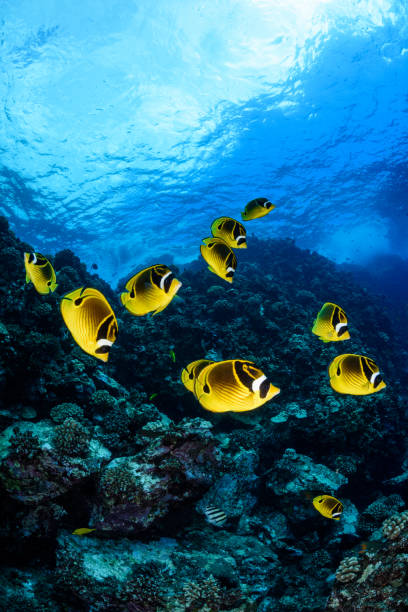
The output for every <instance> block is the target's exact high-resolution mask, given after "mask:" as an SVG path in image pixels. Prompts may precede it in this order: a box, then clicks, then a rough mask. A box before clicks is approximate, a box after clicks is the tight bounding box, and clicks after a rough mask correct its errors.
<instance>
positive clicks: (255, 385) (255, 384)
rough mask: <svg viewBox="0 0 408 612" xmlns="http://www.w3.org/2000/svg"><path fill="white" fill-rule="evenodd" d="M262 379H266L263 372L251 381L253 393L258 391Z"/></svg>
mask: <svg viewBox="0 0 408 612" xmlns="http://www.w3.org/2000/svg"><path fill="white" fill-rule="evenodd" d="M264 380H266V376H265V374H262V376H259V378H256V379H255V380H254V382H253V383H252V391H254V393H255V392H256V391H259V388H260V386H261V385H262V383H263V381H264Z"/></svg>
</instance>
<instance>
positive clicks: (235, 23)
mask: <svg viewBox="0 0 408 612" xmlns="http://www.w3.org/2000/svg"><path fill="white" fill-rule="evenodd" d="M0 28H1V31H0V37H1V60H0V61H1V64H0V66H1V80H0V155H1V157H0V169H1V170H0V176H1V179H0V192H1V198H0V212H1V213H4V214H5V215H6V216H7V217H8V218H9V219H10V221H11V226H12V228H13V229H14V230H15V231H16V233H17V235H18V236H19V237H20V238H22V239H24V240H26V241H28V242H30V243H31V244H32V245H33V247H34V248H35V250H38V251H40V252H43V253H49V254H52V253H55V252H56V251H57V250H60V249H62V248H71V249H72V250H74V251H75V253H76V254H77V255H79V256H80V257H81V258H83V259H84V261H85V262H87V264H88V265H89V266H90V265H91V264H93V263H96V264H97V265H98V272H99V273H100V275H101V276H103V277H104V278H105V279H107V280H110V281H113V280H115V279H116V280H117V279H118V278H119V277H121V276H124V275H126V274H128V273H129V272H130V271H132V270H134V268H135V267H137V266H140V265H142V264H150V263H156V262H157V261H158V260H161V261H165V263H169V262H171V261H174V262H175V263H177V264H182V263H183V262H186V261H189V260H191V259H192V258H195V257H196V256H197V255H198V253H199V244H200V241H201V239H202V238H204V237H205V236H207V235H208V234H209V226H210V223H211V221H212V220H213V218H214V217H216V216H219V215H231V216H235V217H238V218H239V214H240V211H241V210H243V207H244V205H245V203H246V202H247V201H248V200H250V199H252V198H254V197H258V196H267V197H268V198H270V199H271V200H272V201H273V202H274V203H275V204H276V209H275V210H274V211H273V212H272V213H271V214H270V215H268V217H266V218H264V219H260V220H256V221H252V222H250V223H248V226H247V228H248V232H249V234H251V233H252V232H253V233H256V234H257V235H261V236H274V237H278V236H282V237H286V236H289V237H292V238H295V240H296V242H297V244H298V245H299V246H302V247H307V248H310V249H314V250H317V251H319V252H320V253H322V254H324V255H326V256H328V257H329V258H331V259H333V260H335V261H337V262H347V263H357V264H364V265H366V264H367V265H370V262H374V261H375V260H376V259H375V258H378V257H379V256H385V255H387V256H389V255H390V256H399V257H402V258H407V257H408V241H407V235H408V196H407V193H408V167H407V162H406V160H407V157H408V137H407V134H408V130H407V128H408V119H407V117H408V115H407V111H408V101H407V93H408V9H407V4H406V2H397V1H391V0H390V1H388V0H371V1H370V0H361V1H359V0H332V1H330V0H327V1H323V0H308V2H306V1H305V0H223V1H216V0H205V1H201V2H196V1H193V0H186V1H183V2H182V1H181V0H156V1H155V2H154V3H152V2H150V1H149V2H148V1H145V0H139V1H130V0H112V1H111V2H108V1H107V0H105V2H101V1H100V0H99V1H98V0H71V1H67V0H59V1H58V2H57V1H55V0H38V1H37V2H32V0H2V2H1V5H0Z"/></svg>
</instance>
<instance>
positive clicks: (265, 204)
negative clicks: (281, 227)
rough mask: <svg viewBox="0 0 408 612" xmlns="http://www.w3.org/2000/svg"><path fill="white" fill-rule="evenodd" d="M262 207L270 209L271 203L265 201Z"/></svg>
mask: <svg viewBox="0 0 408 612" xmlns="http://www.w3.org/2000/svg"><path fill="white" fill-rule="evenodd" d="M262 206H263V207H264V208H270V207H271V206H272V202H270V201H269V200H267V201H266V202H264V203H263V204H262Z"/></svg>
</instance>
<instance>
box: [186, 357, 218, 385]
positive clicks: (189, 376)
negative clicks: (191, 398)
mask: <svg viewBox="0 0 408 612" xmlns="http://www.w3.org/2000/svg"><path fill="white" fill-rule="evenodd" d="M210 363H214V361H211V359H197V361H193V362H191V363H189V364H188V366H186V367H185V368H183V370H182V372H181V382H182V383H183V385H184V386H185V387H186V389H188V390H189V391H191V392H192V393H194V383H195V378H196V376H198V375H199V373H200V372H201V370H202V369H204V368H205V367H206V366H208V365H209V364H210Z"/></svg>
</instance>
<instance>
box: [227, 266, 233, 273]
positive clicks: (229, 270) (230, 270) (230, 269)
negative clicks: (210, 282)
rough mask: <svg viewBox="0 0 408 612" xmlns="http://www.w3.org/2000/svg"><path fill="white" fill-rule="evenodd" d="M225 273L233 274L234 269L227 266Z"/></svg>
mask: <svg viewBox="0 0 408 612" xmlns="http://www.w3.org/2000/svg"><path fill="white" fill-rule="evenodd" d="M227 272H235V268H231V266H229V267H228V268H227Z"/></svg>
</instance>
